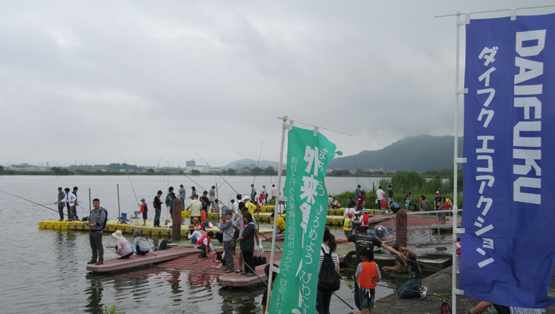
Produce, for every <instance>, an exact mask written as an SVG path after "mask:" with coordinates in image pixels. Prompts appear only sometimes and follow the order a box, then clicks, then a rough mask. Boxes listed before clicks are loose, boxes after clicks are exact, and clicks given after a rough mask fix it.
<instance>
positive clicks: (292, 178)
mask: <svg viewBox="0 0 555 314" xmlns="http://www.w3.org/2000/svg"><path fill="white" fill-rule="evenodd" d="M315 133H316V134H315ZM335 149H336V146H335V144H334V143H332V142H330V141H329V140H328V139H327V138H326V137H325V136H323V135H322V134H320V133H318V132H315V131H313V130H306V129H301V128H296V127H293V128H292V130H290V131H289V134H288V147H287V180H286V181H285V187H284V195H285V196H286V197H287V203H286V204H287V215H286V222H287V223H286V225H287V228H286V230H285V243H284V249H283V254H282V256H281V263H280V272H279V274H278V276H277V278H276V281H275V284H274V285H273V289H272V295H271V300H270V305H271V306H270V313H275V314H281V313H299V314H300V313H303V314H304V313H315V312H316V294H317V290H318V267H319V263H320V247H321V245H322V238H323V236H324V229H325V226H326V216H327V213H328V191H327V189H326V185H325V182H324V178H325V176H326V169H327V166H328V164H329V162H330V161H331V160H332V159H333V157H334V156H335Z"/></svg>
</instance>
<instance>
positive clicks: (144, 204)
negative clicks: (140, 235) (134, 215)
mask: <svg viewBox="0 0 555 314" xmlns="http://www.w3.org/2000/svg"><path fill="white" fill-rule="evenodd" d="M141 203H142V204H141V205H139V206H141V213H143V226H146V220H147V219H148V214H147V212H148V206H147V205H146V201H145V199H144V198H141Z"/></svg>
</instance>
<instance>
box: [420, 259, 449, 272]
mask: <svg viewBox="0 0 555 314" xmlns="http://www.w3.org/2000/svg"><path fill="white" fill-rule="evenodd" d="M411 262H412V261H411ZM415 262H416V263H417V264H418V265H420V266H426V267H430V268H433V269H436V270H437V271H439V272H443V273H446V274H449V275H451V274H452V273H450V272H448V271H445V270H442V269H441V268H437V267H434V266H430V265H426V264H420V262H419V261H415Z"/></svg>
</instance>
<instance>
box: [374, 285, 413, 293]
mask: <svg viewBox="0 0 555 314" xmlns="http://www.w3.org/2000/svg"><path fill="white" fill-rule="evenodd" d="M378 286H380V287H384V288H389V289H397V290H405V291H412V292H419V293H420V292H421V291H420V290H412V289H403V288H393V287H390V286H384V285H380V283H378Z"/></svg>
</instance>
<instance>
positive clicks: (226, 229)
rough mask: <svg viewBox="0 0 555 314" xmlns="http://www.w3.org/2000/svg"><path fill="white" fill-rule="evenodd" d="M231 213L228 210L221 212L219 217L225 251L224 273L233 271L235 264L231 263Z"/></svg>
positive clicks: (232, 245)
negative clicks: (221, 214) (220, 217)
mask: <svg viewBox="0 0 555 314" xmlns="http://www.w3.org/2000/svg"><path fill="white" fill-rule="evenodd" d="M232 218H233V213H232V212H231V211H230V210H226V211H224V212H223V216H222V219H220V231H219V232H221V233H223V240H224V241H223V242H224V252H225V263H226V267H227V268H226V269H225V270H224V271H225V272H226V273H233V272H235V265H233V251H234V249H233V248H234V246H235V240H234V239H233V219H232Z"/></svg>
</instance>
